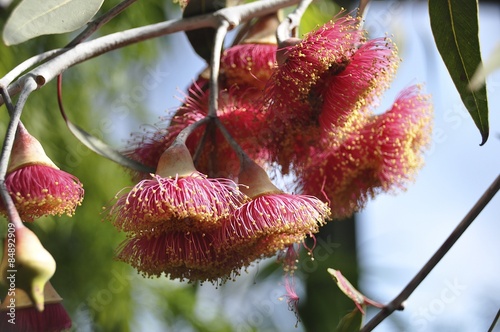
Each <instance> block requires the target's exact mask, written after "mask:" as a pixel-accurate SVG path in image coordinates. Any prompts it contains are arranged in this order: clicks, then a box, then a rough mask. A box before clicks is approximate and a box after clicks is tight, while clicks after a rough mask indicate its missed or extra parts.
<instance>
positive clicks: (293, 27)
mask: <svg viewBox="0 0 500 332" xmlns="http://www.w3.org/2000/svg"><path fill="white" fill-rule="evenodd" d="M311 2H312V0H301V1H300V3H299V5H298V6H297V8H296V9H295V10H294V11H293V12H292V13H290V14H289V15H288V17H287V18H286V19H285V20H283V22H281V24H280V25H279V26H278V29H276V39H278V45H280V44H282V43H283V42H284V41H285V40H287V39H288V38H290V37H297V28H298V27H299V25H300V20H301V19H302V16H303V15H304V13H305V11H306V9H307V7H309V5H310V4H311Z"/></svg>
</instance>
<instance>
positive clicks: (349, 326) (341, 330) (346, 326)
mask: <svg viewBox="0 0 500 332" xmlns="http://www.w3.org/2000/svg"><path fill="white" fill-rule="evenodd" d="M364 317H365V315H364V314H363V313H362V312H361V311H360V310H358V309H357V308H354V310H353V311H351V312H350V313H348V314H347V315H345V316H344V317H342V319H341V320H340V322H339V325H338V326H337V328H336V329H335V331H336V332H354V331H359V330H361V325H362V324H363V320H364Z"/></svg>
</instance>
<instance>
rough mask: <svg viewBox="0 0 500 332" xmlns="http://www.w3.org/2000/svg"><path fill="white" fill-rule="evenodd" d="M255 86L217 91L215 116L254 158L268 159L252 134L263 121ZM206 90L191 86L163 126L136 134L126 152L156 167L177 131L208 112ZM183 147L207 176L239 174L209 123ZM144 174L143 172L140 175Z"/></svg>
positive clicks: (236, 163)
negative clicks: (187, 93)
mask: <svg viewBox="0 0 500 332" xmlns="http://www.w3.org/2000/svg"><path fill="white" fill-rule="evenodd" d="M254 90H255V88H245V89H240V88H236V87H234V88H232V89H229V90H222V91H221V92H220V94H219V108H218V111H217V115H218V117H219V119H220V121H221V122H222V123H223V124H224V125H225V126H226V127H227V128H230V129H231V134H232V135H234V139H235V140H237V141H238V142H239V144H241V146H243V147H244V148H245V149H246V150H247V151H248V153H249V154H250V155H251V156H252V157H253V158H255V159H257V160H263V159H265V158H267V152H266V150H265V149H264V148H263V147H262V146H261V145H260V144H259V137H258V136H256V135H255V133H258V132H259V131H260V129H259V128H260V127H261V126H262V123H264V120H263V119H264V114H263V112H262V111H261V110H260V108H259V105H260V103H259V101H258V100H256V99H255V98H251V97H249V96H248V95H249V94H250V95H253V93H254V92H252V91H254ZM208 96H209V91H208V90H206V91H203V90H202V89H200V88H199V87H193V88H191V90H190V94H189V96H185V100H184V103H183V105H182V106H181V107H180V108H179V109H178V110H177V112H176V114H175V115H174V116H173V117H172V119H171V120H170V123H169V125H168V126H166V127H164V128H154V129H153V130H152V131H149V132H146V133H144V134H140V135H136V137H135V138H134V141H133V142H131V145H132V148H131V149H129V150H128V151H126V152H125V154H126V155H128V156H129V157H131V158H132V159H134V160H137V161H139V162H141V163H143V164H145V165H147V166H150V167H152V168H155V167H156V164H157V163H158V161H159V158H160V156H161V154H162V153H163V151H165V149H166V148H167V147H169V146H170V145H171V144H172V142H173V141H174V139H175V138H176V137H177V135H178V134H179V133H180V131H181V130H182V129H184V128H186V127H187V126H189V125H190V124H192V123H194V122H196V121H198V120H200V119H202V118H203V117H205V116H206V115H207V114H208ZM186 146H187V147H188V148H189V151H190V152H191V154H192V155H193V156H195V161H194V162H195V165H196V168H197V169H198V170H199V171H200V172H202V173H204V174H207V175H208V176H210V177H225V178H231V179H234V178H235V177H236V175H237V174H238V169H239V161H238V158H237V156H236V154H235V153H234V151H233V150H232V149H231V147H230V146H229V145H228V143H227V142H226V140H225V139H224V138H223V137H222V135H221V134H220V133H218V132H217V131H216V130H215V127H214V126H213V124H212V123H211V122H208V124H205V125H201V126H200V127H199V128H197V129H196V130H195V131H194V132H193V133H192V134H191V135H190V136H189V138H188V139H187V141H186ZM145 177H147V175H146V174H143V175H142V178H145Z"/></svg>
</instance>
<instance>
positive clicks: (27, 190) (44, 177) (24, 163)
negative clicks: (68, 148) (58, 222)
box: [0, 128, 84, 221]
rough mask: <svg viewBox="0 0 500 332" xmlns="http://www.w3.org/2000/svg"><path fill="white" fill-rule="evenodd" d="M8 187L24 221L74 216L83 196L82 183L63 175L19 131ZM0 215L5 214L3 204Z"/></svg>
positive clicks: (7, 181) (31, 141)
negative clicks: (46, 216) (65, 215)
mask: <svg viewBox="0 0 500 332" xmlns="http://www.w3.org/2000/svg"><path fill="white" fill-rule="evenodd" d="M5 185H6V187H7V190H8V192H9V194H10V195H11V197H12V199H13V201H14V204H15V206H16V208H17V210H18V212H19V215H20V216H21V218H22V219H23V220H25V221H33V220H34V219H36V218H38V217H41V216H45V215H62V214H67V215H68V216H71V215H73V214H74V212H75V209H76V207H77V206H78V205H80V204H81V202H82V200H83V194H84V190H83V187H82V184H81V183H80V181H79V180H78V179H77V178H76V177H75V176H73V175H71V174H69V173H66V172H64V171H61V170H60V169H59V168H58V167H57V166H56V165H55V164H54V163H53V162H52V161H51V160H50V159H49V157H47V155H46V154H45V152H44V150H43V148H42V146H41V144H40V142H38V141H37V140H36V139H35V138H34V137H33V136H31V135H30V134H29V133H28V132H27V131H26V130H25V129H24V128H20V129H19V130H18V134H17V136H16V140H15V142H14V146H13V151H12V155H11V159H10V163H9V168H8V170H7V177H6V179H5ZM0 211H1V212H2V213H5V207H4V205H3V203H0Z"/></svg>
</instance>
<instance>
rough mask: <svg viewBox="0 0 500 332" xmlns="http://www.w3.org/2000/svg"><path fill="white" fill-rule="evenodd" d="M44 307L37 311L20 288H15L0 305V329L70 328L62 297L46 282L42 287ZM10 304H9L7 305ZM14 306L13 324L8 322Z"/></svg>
mask: <svg viewBox="0 0 500 332" xmlns="http://www.w3.org/2000/svg"><path fill="white" fill-rule="evenodd" d="M44 295H45V296H44V297H45V308H44V310H43V311H42V312H40V311H38V310H37V309H36V308H35V307H34V305H33V302H31V300H30V298H29V297H28V295H27V294H26V293H25V292H24V291H23V290H22V289H16V290H15V295H13V292H9V294H8V295H7V296H6V297H5V298H4V300H3V302H2V304H1V305H0V316H1V318H0V331H5V332H18V331H29V332H47V331H51V332H59V331H67V330H69V329H70V328H71V318H70V317H69V315H68V313H67V311H66V309H64V307H63V305H62V304H61V301H62V298H61V297H60V296H59V294H57V292H56V291H55V289H54V287H52V285H51V284H50V282H48V283H47V284H46V286H45V289H44ZM9 305H10V306H9ZM12 307H14V308H15V311H14V317H15V320H14V321H15V324H12V322H9V319H10V318H11V316H10V315H9V313H10V312H12V311H11V308H12Z"/></svg>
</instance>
